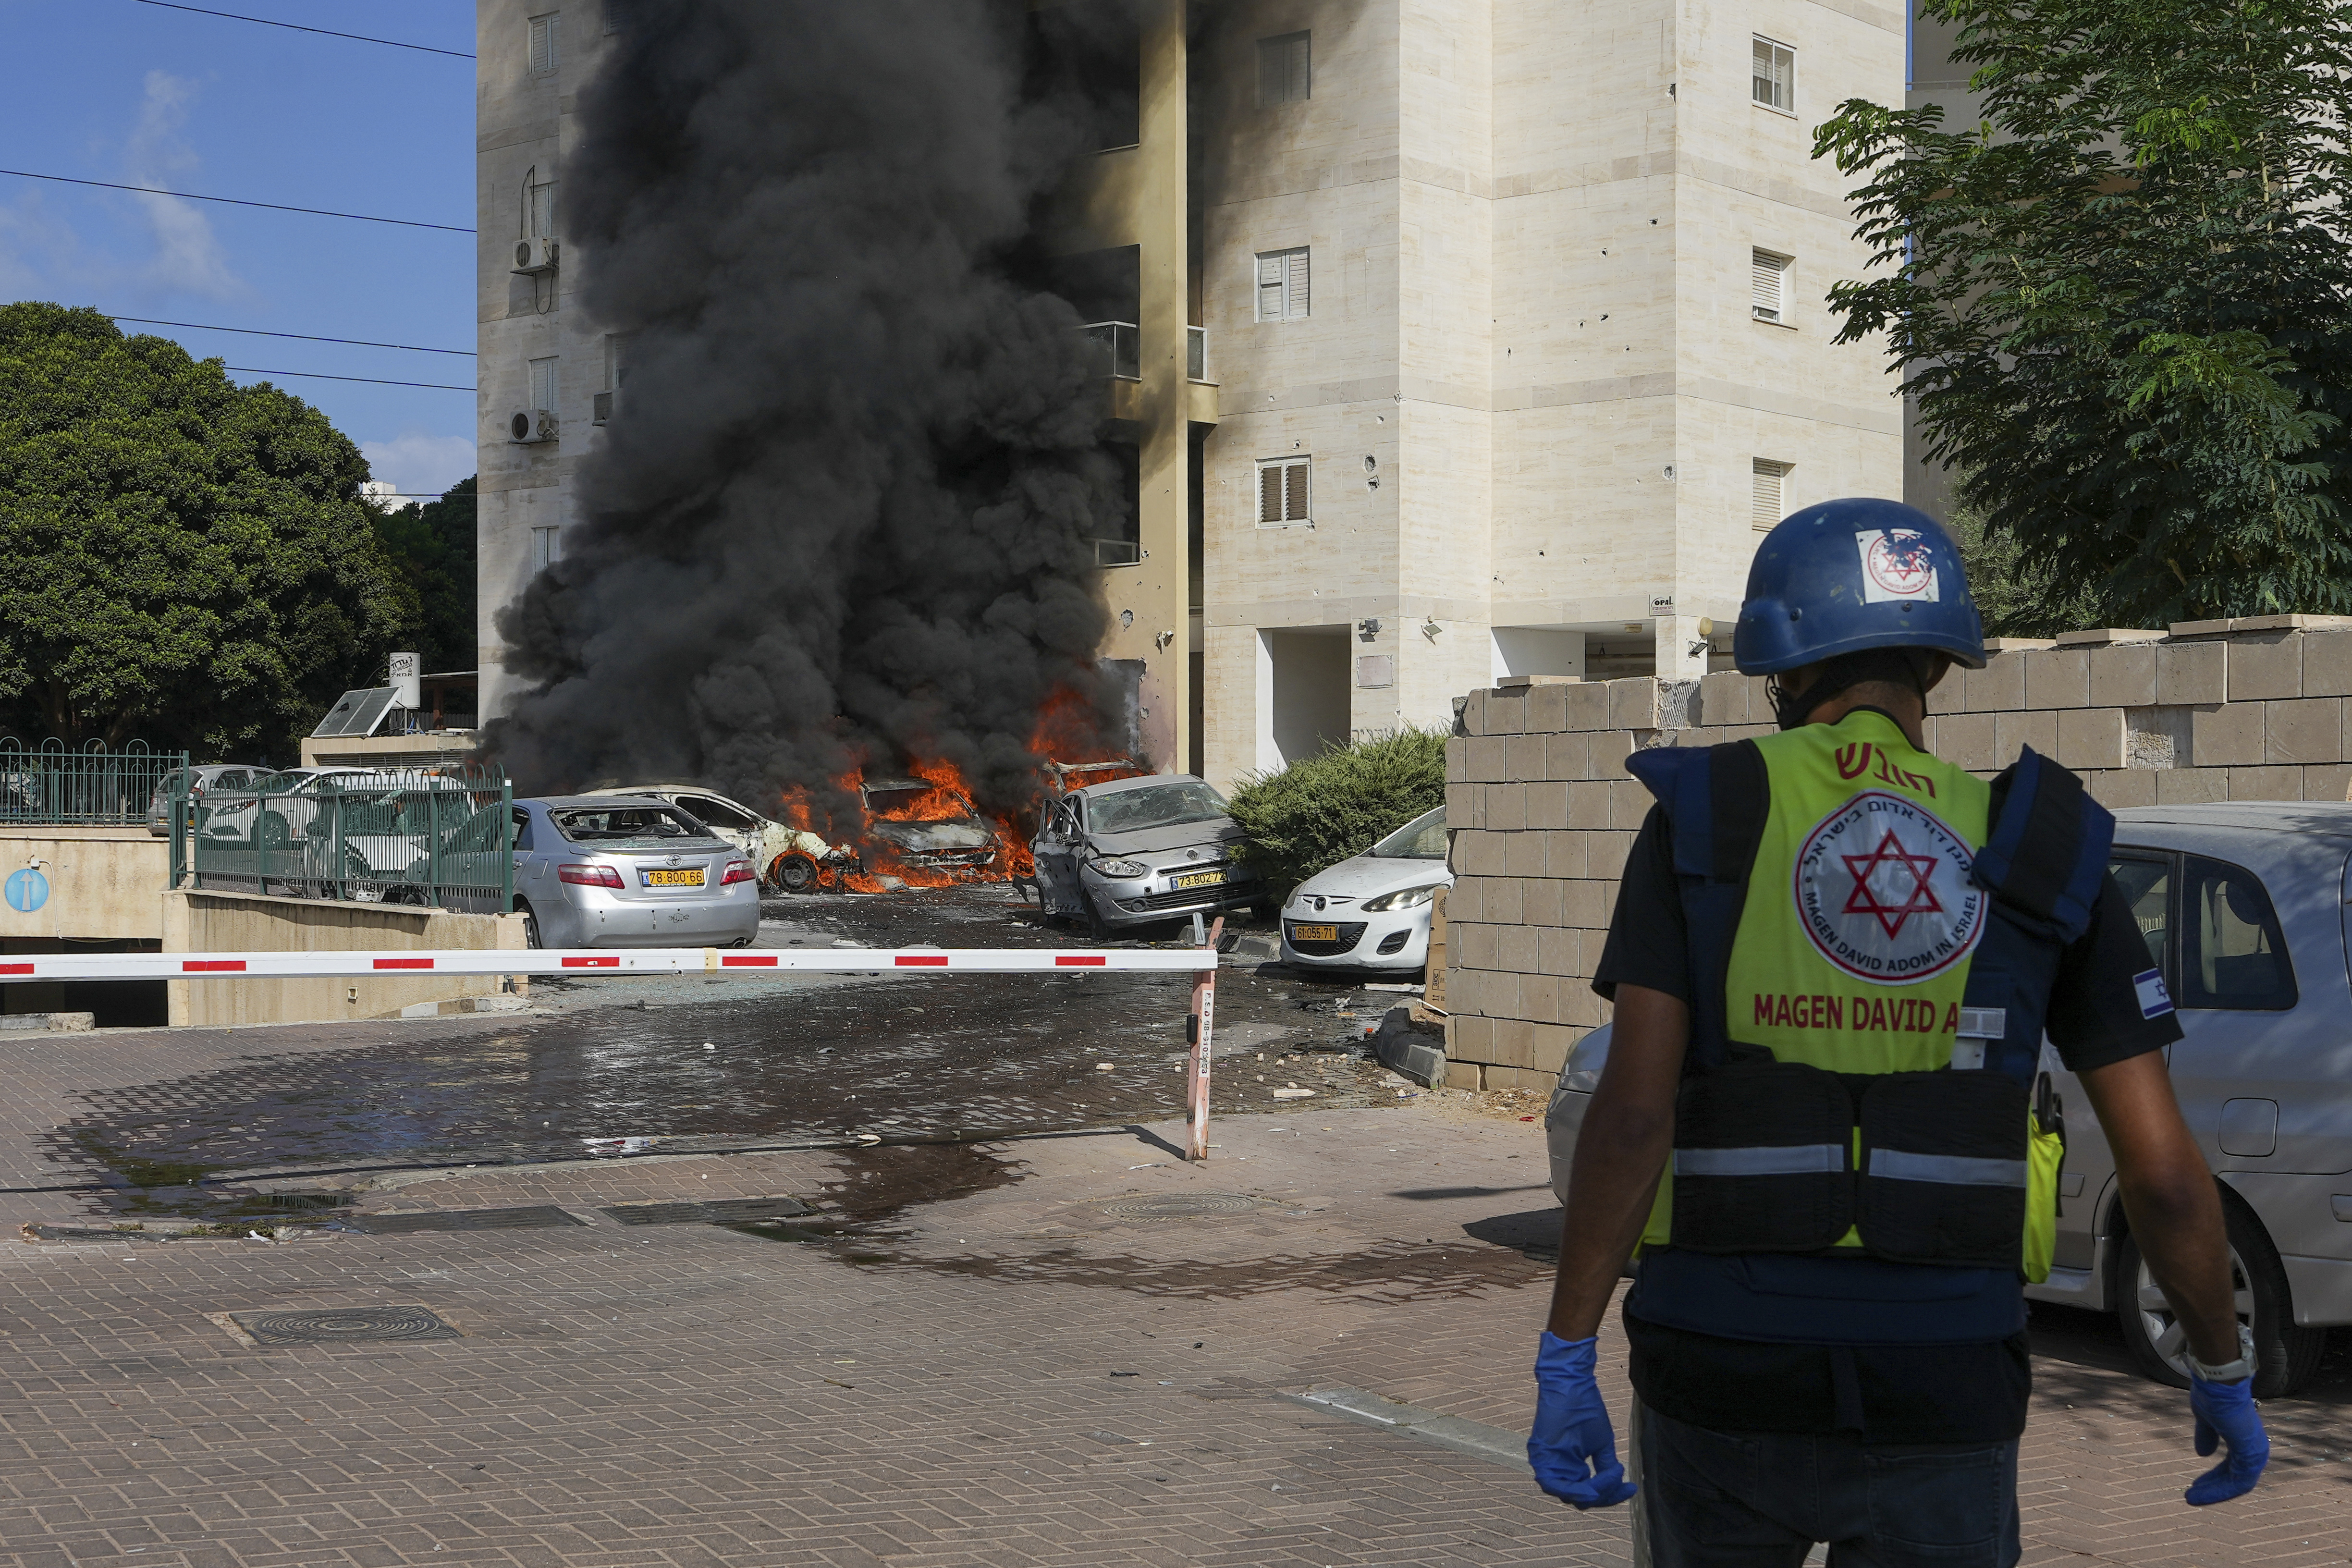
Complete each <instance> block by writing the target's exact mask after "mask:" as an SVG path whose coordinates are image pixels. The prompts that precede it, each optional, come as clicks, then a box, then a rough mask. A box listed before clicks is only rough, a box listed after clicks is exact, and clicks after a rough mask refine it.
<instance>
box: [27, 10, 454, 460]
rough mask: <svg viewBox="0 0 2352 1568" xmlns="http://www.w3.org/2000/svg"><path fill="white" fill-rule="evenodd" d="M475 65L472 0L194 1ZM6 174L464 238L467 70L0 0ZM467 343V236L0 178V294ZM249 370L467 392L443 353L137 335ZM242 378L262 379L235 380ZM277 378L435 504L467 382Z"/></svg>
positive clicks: (224, 25) (386, 53)
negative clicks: (256, 204) (223, 200)
mask: <svg viewBox="0 0 2352 1568" xmlns="http://www.w3.org/2000/svg"><path fill="white" fill-rule="evenodd" d="M191 3H193V4H197V5H204V6H205V7H206V8H208V9H212V10H218V11H232V12H237V13H240V14H243V15H246V16H267V17H273V18H277V19H278V20H281V21H289V22H299V23H301V24H304V25H306V26H313V27H327V28H334V29H339V30H341V31H345V32H352V33H363V34H368V35H370V36H372V37H380V38H396V39H401V40H404V41H406V42H410V43H417V44H428V45H432V46H435V47H439V48H445V49H458V50H464V51H467V52H468V53H470V52H471V51H472V49H473V47H474V5H473V0H398V3H397V4H394V3H393V0H191ZM0 55H4V56H5V58H6V59H7V61H8V63H9V66H10V69H9V71H8V73H7V77H8V83H7V89H6V90H5V92H0V167H5V168H9V169H26V170H31V171H34V172H36V173H39V174H64V175H70V176H73V177H76V178H79V179H86V180H107V181H113V182H117V183H120V184H141V185H149V186H155V187H162V188H166V189H172V190H184V191H194V192H200V193H203V194H205V195H224V196H238V197H244V198H247V199H249V200H255V201H264V202H281V203H286V204H289V205H295V206H310V207H330V208H333V209H336V210H338V211H342V212H355V213H373V214H377V215H381V216H386V217H400V218H414V219H418V220H421V221H424V222H428V223H442V224H454V225H457V226H464V227H470V226H472V225H473V222H474V149H473V141H474V67H473V62H472V61H471V60H467V59H453V58H449V57H448V56H446V55H430V54H420V53H416V52H414V51H411V50H408V49H396V48H386V47H381V46H378V45H373V44H363V43H353V42H349V41H346V40H343V39H340V38H330V37H317V36H315V35H312V34H308V33H297V32H290V31H289V30H287V29H285V28H282V27H268V26H256V25H254V24H253V23H250V22H237V21H228V20H225V19H221V18H218V17H214V16H194V15H190V14H188V13H185V12H182V11H173V10H167V9H164V8H163V7H161V6H157V5H142V4H139V3H138V0H0ZM0 300H57V301H58V302H60V303H64V304H69V305H92V306H96V307H97V308H98V309H100V310H105V311H107V312H109V313H110V314H119V315H130V316H146V317H154V318H161V319H163V320H166V321H190V322H200V323H205V324H208V325H219V326H229V327H252V328H261V329H264V330H267V331H282V332H307V333H312V334H316V335H319V336H324V337H338V338H367V339H372V340H375V341H377V342H391V343H414V344H421V345H425V346H427V347H433V348H444V349H464V350H471V349H472V348H473V346H474V247H473V238H472V237H471V236H470V235H464V234H447V233H442V232H439V231H436V230H432V229H418V228H396V227H391V226H385V225H382V224H371V223H351V222H345V221H341V220H338V219H332V218H322V217H309V216H299V215H297V214H293V213H274V212H261V211H257V210H254V209H251V208H246V207H233V206H223V205H217V204H215V203H208V202H207V203H197V202H180V201H173V200H170V199H168V198H163V197H157V196H147V195H131V194H130V193H128V192H122V191H100V190H89V189H86V188H82V187H79V186H73V185H60V184H48V183H46V182H37V181H32V180H24V179H17V178H14V177H10V176H5V175H0ZM124 331H148V332H156V333H160V334H162V335H164V336H167V337H171V338H174V339H177V340H178V341H179V342H183V343H184V344H186V345H187V347H188V350H189V352H190V353H194V354H195V355H196V356H197V357H199V358H219V359H221V360H224V361H225V362H226V363H228V364H231V365H251V366H257V367H259V368H261V369H264V370H272V371H280V372H290V371H320V372H324V373H327V374H334V375H349V376H373V377H381V378H384V379H388V380H394V381H415V382H437V383H445V384H449V385H454V386H459V387H470V386H472V385H473V384H474V362H473V361H472V360H471V359H470V358H457V357H452V356H450V355H446V354H436V353H395V352H393V351H389V350H384V349H370V348H352V347H343V346H340V345H336V344H331V343H312V342H294V341H290V340H288V339H282V338H259V337H240V336H233V335H230V334H228V333H225V332H218V331H188V330H184V329H179V328H171V327H153V326H131V325H126V326H125V327H124ZM263 379H270V378H265V377H261V376H256V375H250V374H239V375H237V376H236V380H237V381H239V382H242V383H248V384H249V383H252V382H255V381H259V380H263ZM278 385H280V386H282V387H283V388H285V389H286V390H287V391H288V392H290V393H292V394H294V395H296V396H299V397H300V398H302V399H304V400H305V401H306V402H309V403H310V404H312V405H315V406H316V407H318V408H320V410H322V411H323V412H324V413H325V414H326V415H327V416H328V417H329V418H330V419H331V420H333V421H334V423H335V426H336V427H337V428H338V429H340V430H341V431H342V432H343V434H345V435H346V436H349V437H351V438H352V440H354V441H356V442H358V443H359V444H360V446H361V448H362V450H363V451H365V452H366V453H367V455H368V459H369V462H370V465H371V466H372V467H373V469H374V471H375V477H376V478H378V479H388V480H391V481H392V482H394V484H397V485H398V486H399V487H400V488H401V489H403V490H419V491H425V492H428V493H437V492H438V491H440V490H441V489H446V487H447V486H449V485H451V484H453V483H455V482H456V481H457V480H458V479H464V478H465V477H466V476H467V474H470V473H472V472H473V471H474V400H473V397H472V396H471V395H470V394H468V393H466V392H445V391H430V390H425V389H422V388H414V387H400V386H372V385H363V384H354V383H345V382H335V381H317V380H310V379H306V378H299V377H295V376H291V375H289V376H286V377H284V378H283V379H279V380H278Z"/></svg>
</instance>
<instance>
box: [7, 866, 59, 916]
mask: <svg viewBox="0 0 2352 1568" xmlns="http://www.w3.org/2000/svg"><path fill="white" fill-rule="evenodd" d="M6 894H7V899H8V907H9V908H10V909H12V910H16V912H17V913H18V914H20V915H29V914H31V913H32V912H33V911H34V910H37V909H39V908H40V907H41V906H42V905H43V904H46V903H47V902H48V901H49V879H47V877H44V876H42V875H41V874H40V873H39V872H38V871H36V870H34V869H33V868H30V867H26V868H25V869H24V870H22V871H18V872H16V873H15V874H13V875H12V876H10V877H9V879H8V883H7V888H6Z"/></svg>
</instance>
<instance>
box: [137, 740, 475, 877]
mask: <svg viewBox="0 0 2352 1568" xmlns="http://www.w3.org/2000/svg"><path fill="white" fill-rule="evenodd" d="M172 885H173V887H175V888H204V889H213V890H215V891H232V892H248V893H268V894H273V895H277V896H279V897H287V898H299V899H347V900H352V901H353V902H357V903H384V904H412V905H417V906H420V907H427V908H436V909H447V910H464V911H467V912H470V913H475V914H509V913H511V912H512V911H513V910H514V786H513V785H512V784H509V782H508V781H507V778H506V775H505V773H504V771H503V770H501V769H498V768H482V767H475V766H468V767H465V768H447V769H429V770H425V771H421V772H402V771H394V770H391V769H368V770H365V771H352V772H341V773H326V774H300V773H278V774H273V775H271V776H270V777H268V778H266V779H264V780H262V781H261V783H260V784H259V786H258V787H257V788H255V789H250V790H229V791H222V790H214V791H211V792H208V793H206V794H205V795H202V796H199V797H196V798H194V799H191V798H189V795H188V791H187V789H186V786H185V784H184V782H183V783H182V784H181V786H180V788H179V790H178V791H177V793H176V795H175V796H174V800H173V808H172Z"/></svg>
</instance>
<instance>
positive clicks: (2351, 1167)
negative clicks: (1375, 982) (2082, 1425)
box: [1544, 801, 2352, 1399]
mask: <svg viewBox="0 0 2352 1568" xmlns="http://www.w3.org/2000/svg"><path fill="white" fill-rule="evenodd" d="M2116 816H2117V818H2118V824H2117V827H2116V847H2115V854H2114V858H2113V860H2112V861H2111V863H2110V869H2111V870H2113V872H2114V873H2115V876H2116V881H2117V882H2118V883H2119V884H2121V886H2122V888H2123V890H2124V895H2125V897H2126V898H2127V899H2128V900H2131V904H2132V912H2133V915H2134V917H2135V918H2136V920H2137V922H2138V925H2139V929H2140V934H2141V935H2142V936H2143V937H2144V938H2145V939H2146V940H2147V950H2148V961H2149V963H2150V964H2151V966H2152V967H2154V968H2156V969H2158V970H2160V971H2162V972H2163V974H2164V978H2165V984H2166V985H2167V987H2168V989H2169V990H2170V992H2171V994H2172V996H2173V998H2174V1001H2175V1003H2176V1004H2177V1005H2178V1007H2179V1014H2178V1016H2179V1020H2180V1028H2181V1036H2182V1037H2181V1039H2180V1041H2179V1043H2178V1044H2176V1045H2174V1046H2172V1047H2169V1048H2168V1050H2167V1052H2166V1058H2167V1060H2168V1062H2169V1063H2170V1066H2171V1073H2172V1083H2173V1089H2174V1092H2175V1093H2176V1094H2177V1095H2178V1096H2179V1100H2180V1109H2181V1111H2182V1113H2183V1114H2184V1115H2185V1116H2186V1117H2187V1118H2188V1120H2189V1131H2191V1132H2192V1133H2193V1134H2195V1136H2196V1139H2197V1142H2198V1143H2199V1144H2200V1146H2201V1147H2202V1148H2203V1149H2204V1151H2205V1159H2206V1163H2208V1164H2210V1166H2212V1168H2213V1173H2214V1174H2215V1176H2216V1177H2217V1178H2218V1179H2219V1180H2220V1182H2221V1190H2222V1214H2223V1218H2224V1219H2225V1221H2226V1222H2227V1224H2228V1226H2229V1237H2230V1254H2231V1270H2232V1272H2233V1273H2234V1275H2235V1277H2236V1284H2237V1293H2238V1316H2239V1318H2240V1319H2241V1321H2244V1322H2246V1323H2247V1324H2248V1325H2249V1326H2250V1327H2251V1328H2252V1331H2253V1335H2254V1347H2255V1351H2256V1354H2257V1356H2258V1357H2259V1359H2260V1367H2261V1370H2260V1371H2259V1372H2258V1373H2256V1375H2255V1379H2254V1392H2255V1394H2257V1395H2258V1396H2260V1397H2263V1398H2266V1399H2267V1398H2274V1397H2277V1396H2279V1395H2281V1394H2290V1393H2293V1392H2294V1390H2295V1389H2296V1388H2298V1387H2300V1386H2302V1385H2303V1384H2306V1383H2308V1382H2309V1381H2310V1379H2311V1378H2312V1376H2313V1375H2314V1374H2315V1373H2316V1372H2317V1370H2318V1366H2319V1357H2320V1352H2321V1351H2322V1350H2323V1348H2324V1347H2325V1342H2326V1331H2327V1330H2328V1329H2329V1328H2332V1327H2340V1326H2343V1325H2346V1324H2352V1040H2347V1036H2346V1033H2345V1028H2344V1021H2343V1020H2344V1016H2345V1011H2346V998H2347V994H2352V974H2347V968H2346V961H2345V951H2346V943H2347V938H2352V902H2347V900H2352V805H2333V804H2316V803H2311V804H2294V803H2266V802H2252V801H2248V802H2239V803H2234V804H2231V805H2198V806H2138V807H2134V808H2132V809H2130V810H2127V811H2121V812H2118V813H2116ZM1610 1034H1611V1030H1610V1029H1609V1028H1608V1027H1607V1026H1603V1027H1601V1028H1599V1029H1595V1030H1594V1031H1592V1033H1591V1034H1590V1035H1587V1036H1586V1037H1584V1038H1583V1039H1582V1040H1580V1041H1579V1042H1578V1043H1577V1045H1576V1047H1575V1048H1574V1049H1572V1050H1571V1051H1570V1053H1569V1058H1568V1061H1567V1063H1566V1065H1565V1066H1563V1067H1562V1068H1561V1069H1560V1076H1559V1087H1558V1088H1557V1089H1555V1090H1554V1092H1553V1095H1552V1101H1551V1108H1550V1110H1549V1113H1548V1114H1547V1116H1546V1117H1545V1120H1544V1125H1545V1128H1546V1134H1547V1137H1548V1139H1549V1144H1550V1154H1551V1174H1552V1186H1553V1190H1554V1191H1556V1192H1558V1193H1559V1194H1560V1195H1561V1199H1562V1201H1563V1202H1565V1201H1566V1196H1567V1190H1568V1167H1569V1161H1570V1158H1571V1157H1572V1155H1573V1153H1574V1151H1575V1147H1576V1133H1577V1130H1578V1128H1579V1127H1580V1125H1581V1123H1582V1121H1583V1115H1584V1110H1585V1107H1586V1106H1587V1105H1589V1104H1590V1103H1591V1094H1592V1089H1593V1088H1594V1086H1596V1085H1597V1084H1598V1083H1599V1082H1600V1078H1601V1068H1602V1067H1603V1066H1605V1065H1606V1063H1607V1061H1608V1054H1609V1037H1610ZM2042 1073H2043V1074H2044V1076H2046V1077H2047V1079H2049V1083H2050V1087H2051V1089H2052V1090H2053V1091H2054V1092H2055V1093H2056V1095H2057V1096H2058V1099H2059V1102H2060V1104H2061V1107H2062V1108H2063V1111H2064V1115H2065V1130H2066V1159H2065V1164H2064V1166H2063V1169H2062V1171H2061V1173H2060V1175H2059V1182H2058V1196H2059V1205H2060V1206H2059V1214H2058V1245H2057V1256H2056V1262H2055V1266H2054V1267H2053V1268H2052V1269H2051V1271H2050V1278H2049V1279H2048V1280H2047V1281H2045V1282H2044V1283H2042V1284H2040V1285H2029V1286H2027V1287H2026V1290H2025V1293H2026V1294H2027V1295H2028V1296H2029V1297H2031V1298H2032V1299H2033V1300H2040V1301H2054V1302H2063V1303H2065V1304H2067V1305H2070V1306H2077V1307H2086V1308H2090V1309H2092V1310H2097V1311H2112V1312H2114V1313H2116V1316H2117V1318H2119V1319H2120V1320H2121V1322H2122V1327H2123V1337H2124V1342H2125V1344H2126V1346H2128V1347H2129V1348H2130V1350H2131V1352H2132V1355H2133V1357H2134V1359H2135V1360H2137V1362H2138V1363H2139V1365H2140V1367H2141V1369H2142V1370H2143V1371H2145V1372H2146V1373H2148V1374H2149V1375H2150V1376H2152V1377H2154V1378H2156V1379H2158V1381H2160V1382H2165V1383H2169V1384H2174V1385H2175V1386H2179V1387H2186V1386H2187V1384H2188V1363H2187V1362H2186V1360H2185V1356H2184V1348H2183V1342H2182V1335H2181V1331H2180V1328H2179V1324H2178V1323H2177V1322H2176V1321H2174V1319H2173V1316H2172V1310H2171V1308H2170V1307H2169V1306H2168V1305H2167V1304H2166V1302H2165V1300H2164V1295H2163V1292H2161V1291H2160V1290H2158V1289H2157V1288H2156V1285H2155V1281H2154V1280H2153V1279H2151V1278H2150V1277H2149V1275H2148V1272H2147V1263H2146V1261H2145V1260H2144V1259H2143V1258H2142V1257H2141V1255H2140V1250H2139V1247H2138V1244H2137V1242H2136V1241H2135V1240H2134V1239H2133V1237H2132V1236H2131V1232H2130V1227H2129V1226H2128V1225H2127V1223H2126V1220H2125V1217H2124V1213H2123V1206H2122V1204H2121V1201H2120V1199H2119V1198H2118V1196H2117V1194H2116V1173H2115V1159H2114V1156H2113V1155H2112V1153H2111V1152H2109V1150H2108V1147H2107V1142H2106V1138H2105V1135H2104V1133H2103V1132H2102V1131H2101V1129H2100V1127H2099V1123H2098V1119H2097V1118H2096V1117H2095V1116H2094V1115H2093V1114H2092V1112H2091V1105H2090V1100H2089V1099H2088V1098H2087V1097H2086V1096H2085V1095H2084V1093H2083V1089H2082V1085H2081V1084H2080V1083H2079V1082H2078V1081H2077V1080H2076V1079H2075V1077H2074V1074H2072V1073H2070V1072H2068V1071H2066V1070H2065V1069H2064V1068H2063V1067H2062V1066H2060V1065H2059V1061H2058V1055H2057V1052H2056V1051H2055V1050H2054V1049H2053V1048H2052V1047H2050V1046H2049V1045H2048V1044H2047V1043H2046V1042H2045V1044H2044V1045H2043V1047H2042Z"/></svg>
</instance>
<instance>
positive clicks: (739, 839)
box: [587, 784, 857, 893]
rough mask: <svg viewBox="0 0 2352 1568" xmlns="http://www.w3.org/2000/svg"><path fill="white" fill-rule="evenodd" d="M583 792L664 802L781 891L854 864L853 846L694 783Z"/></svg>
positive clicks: (807, 888) (809, 887) (808, 888)
mask: <svg viewBox="0 0 2352 1568" xmlns="http://www.w3.org/2000/svg"><path fill="white" fill-rule="evenodd" d="M587 793H588V794H589V795H636V796H649V797H651V798H653V799H655V800H666V801H667V802H669V804H670V805H674V806H677V808H678V809H679V810H680V811H683V812H685V813H686V814H687V815H688V816H691V817H692V818H694V819H695V820H696V821H697V822H699V823H700V824H702V826H705V827H708V828H709V829H710V831H711V832H712V833H714V834H716V835H717V836H718V837H720V838H723V839H725V840H726V841H727V842H728V843H730V844H731V845H733V846H734V847H736V848H738V849H740V850H741V851H742V852H743V853H744V854H745V855H747V856H749V857H750V858H751V864H753V865H754V866H757V867H758V868H760V880H761V882H762V883H764V884H765V885H767V886H768V887H770V888H772V889H775V890H776V891H778V892H781V893H807V892H814V890H815V889H817V887H818V886H819V884H820V883H822V882H823V881H824V877H825V875H826V874H827V873H830V872H838V871H844V870H852V871H854V870H856V868H857V852H856V850H854V849H852V848H850V847H848V846H847V845H839V846H835V845H831V844H827V843H826V842H825V841H824V839H823V838H821V837H818V836H817V835H815V834H814V833H810V832H806V831H804V830H803V829H801V828H797V827H788V826H785V825H784V824H782V823H781V822H778V821H776V820H775V819H774V818H773V817H769V816H761V815H760V814H759V813H758V812H756V811H753V810H752V809H751V807H750V806H748V805H743V804H742V803H740V801H733V800H730V799H728V798H727V797H726V796H725V795H720V794H719V793H717V792H716V791H713V790H707V789H704V788H702V787H701V786H699V785H698V784H646V785H643V786H640V787H636V788H629V789H621V788H612V789H592V790H590V791H588V792H587Z"/></svg>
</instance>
